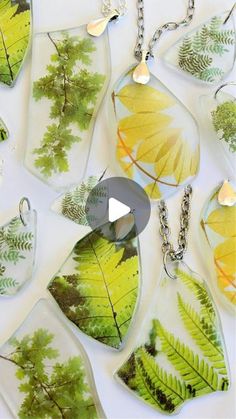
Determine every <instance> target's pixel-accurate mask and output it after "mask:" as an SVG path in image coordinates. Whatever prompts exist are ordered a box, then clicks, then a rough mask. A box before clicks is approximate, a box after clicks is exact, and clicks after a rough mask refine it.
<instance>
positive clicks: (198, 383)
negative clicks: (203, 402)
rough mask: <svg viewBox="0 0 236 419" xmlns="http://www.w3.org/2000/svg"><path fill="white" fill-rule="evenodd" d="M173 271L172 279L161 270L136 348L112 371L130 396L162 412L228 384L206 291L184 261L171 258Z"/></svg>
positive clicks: (221, 341) (217, 324)
mask: <svg viewBox="0 0 236 419" xmlns="http://www.w3.org/2000/svg"><path fill="white" fill-rule="evenodd" d="M174 273H175V275H176V276H177V279H175V280H172V279H170V278H169V277H168V276H167V275H166V274H165V272H163V274H162V277H161V282H160V284H159V286H158V287H157V291H156V294H155V295H154V298H153V301H152V304H151V307H150V310H149V311H148V313H147V315H146V319H145V320H144V323H143V325H142V327H141V333H140V336H139V338H138V340H137V343H136V345H135V349H134V351H133V352H132V353H131V355H130V356H129V358H128V359H127V360H126V362H124V363H123V365H122V366H121V367H120V368H119V369H118V371H117V372H116V377H117V378H118V379H119V381H120V382H121V383H122V384H123V385H125V387H126V388H128V389H129V390H130V391H131V392H132V393H133V394H134V395H136V396H138V397H139V398H140V399H142V400H143V401H144V402H146V403H147V404H149V405H150V406H152V407H154V408H155V409H157V410H159V411H161V413H166V414H175V413H178V412H179V411H180V409H181V407H182V406H183V404H185V403H186V402H188V401H190V400H193V399H195V398H197V397H201V396H205V395H207V394H210V393H214V392H217V391H226V390H227V389H228V387H229V373H228V366H227V357H226V353H225V346H224V339H223V335H222V330H221V324H220V319H219V317H218V313H217V310H216V307H215V305H214V303H213V301H212V297H211V295H210V292H209V290H208V288H207V286H206V284H205V282H204V281H203V280H202V279H200V278H199V277H198V276H197V275H196V274H195V273H194V272H193V271H191V270H190V269H189V268H188V267H187V266H186V265H185V264H184V263H182V262H178V263H176V265H175V269H174ZM168 304H169V306H168V309H167V305H168ZM211 400H212V399H209V401H208V403H210V402H211Z"/></svg>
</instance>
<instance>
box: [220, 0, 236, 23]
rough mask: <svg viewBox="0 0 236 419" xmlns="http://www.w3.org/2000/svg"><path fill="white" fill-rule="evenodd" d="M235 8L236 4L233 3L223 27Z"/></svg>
mask: <svg viewBox="0 0 236 419" xmlns="http://www.w3.org/2000/svg"><path fill="white" fill-rule="evenodd" d="M235 8H236V3H234V5H233V7H232V8H231V9H230V11H229V14H228V15H227V17H226V19H225V21H224V23H223V24H224V25H225V24H226V23H227V22H228V20H229V19H230V16H231V15H232V13H233V12H234V9H235Z"/></svg>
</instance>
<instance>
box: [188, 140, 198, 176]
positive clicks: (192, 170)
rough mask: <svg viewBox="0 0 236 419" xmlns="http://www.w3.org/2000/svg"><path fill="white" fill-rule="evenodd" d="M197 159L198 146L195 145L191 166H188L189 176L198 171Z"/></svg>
mask: <svg viewBox="0 0 236 419" xmlns="http://www.w3.org/2000/svg"><path fill="white" fill-rule="evenodd" d="M199 160H200V147H197V150H196V151H195V153H194V154H193V156H192V159H191V166H190V174H191V176H195V175H196V173H197V172H198V167H199Z"/></svg>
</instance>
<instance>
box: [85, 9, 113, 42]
mask: <svg viewBox="0 0 236 419" xmlns="http://www.w3.org/2000/svg"><path fill="white" fill-rule="evenodd" d="M119 17H120V14H119V12H118V11H117V10H113V11H112V12H111V13H109V15H108V16H106V17H102V18H100V19H96V20H93V21H92V22H90V23H88V25H87V32H88V34H89V35H91V36H95V37H99V36H101V35H102V34H103V33H104V32H105V30H106V28H107V26H108V24H109V23H110V22H111V21H113V20H116V19H118V18H119Z"/></svg>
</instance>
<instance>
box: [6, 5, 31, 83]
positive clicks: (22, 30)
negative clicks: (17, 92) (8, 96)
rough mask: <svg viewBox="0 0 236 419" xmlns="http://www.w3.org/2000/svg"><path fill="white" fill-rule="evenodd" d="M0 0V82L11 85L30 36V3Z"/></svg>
mask: <svg viewBox="0 0 236 419" xmlns="http://www.w3.org/2000/svg"><path fill="white" fill-rule="evenodd" d="M12 3H13V2H11V1H6V0H0V82H2V83H4V84H7V85H8V86H11V85H13V83H14V82H15V80H16V77H17V75H18V73H19V71H20V68H21V65H22V62H23V59H24V57H25V54H26V51H27V47H28V44H29V38H30V10H29V9H30V5H29V4H26V6H27V7H26V8H24V9H23V10H22V8H21V6H20V2H19V1H15V2H14V4H12Z"/></svg>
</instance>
